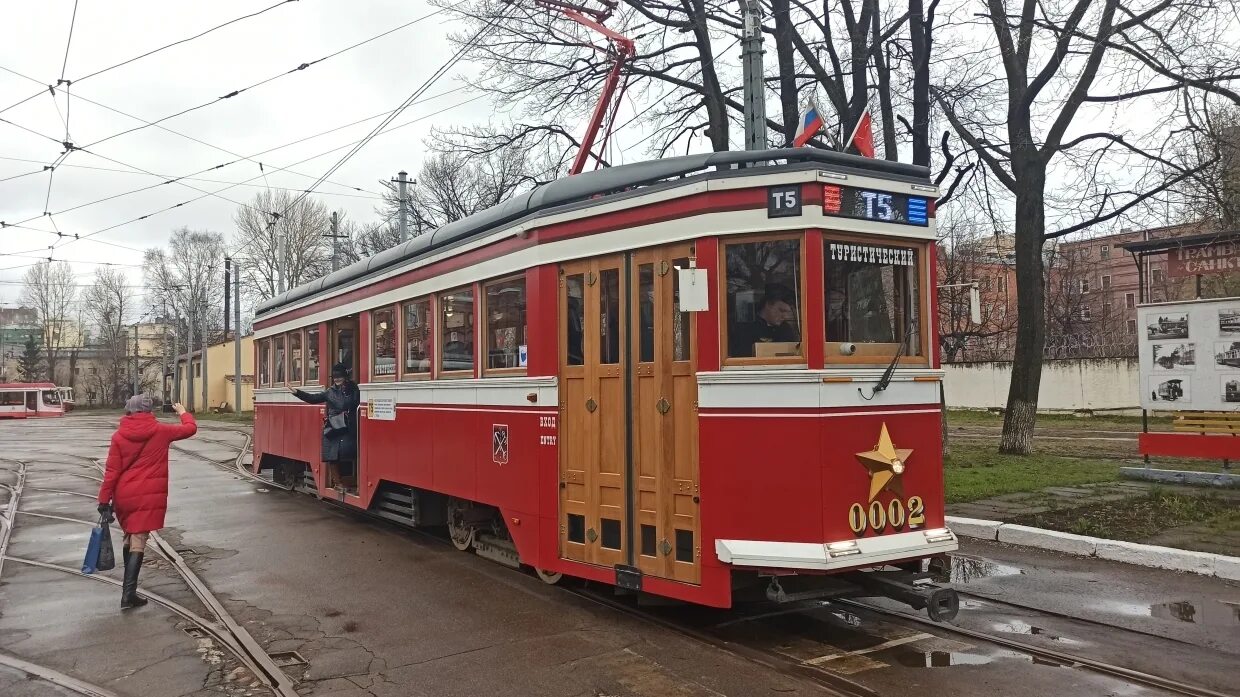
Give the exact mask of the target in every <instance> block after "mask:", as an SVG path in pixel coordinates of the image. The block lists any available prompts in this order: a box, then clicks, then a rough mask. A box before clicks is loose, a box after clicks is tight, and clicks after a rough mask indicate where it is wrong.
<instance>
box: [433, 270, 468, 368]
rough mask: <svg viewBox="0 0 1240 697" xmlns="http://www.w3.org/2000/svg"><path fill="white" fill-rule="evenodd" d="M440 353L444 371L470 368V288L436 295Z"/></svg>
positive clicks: (441, 365)
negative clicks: (437, 299) (438, 308)
mask: <svg viewBox="0 0 1240 697" xmlns="http://www.w3.org/2000/svg"><path fill="white" fill-rule="evenodd" d="M439 307H440V318H439V319H440V321H439V326H440V337H441V347H442V350H441V351H440V355H441V356H443V358H442V360H443V362H442V363H441V364H440V369H441V370H442V371H444V372H451V371H466V370H473V369H474V291H473V289H472V288H462V289H460V290H456V291H453V292H451V293H444V294H443V295H441V296H439Z"/></svg>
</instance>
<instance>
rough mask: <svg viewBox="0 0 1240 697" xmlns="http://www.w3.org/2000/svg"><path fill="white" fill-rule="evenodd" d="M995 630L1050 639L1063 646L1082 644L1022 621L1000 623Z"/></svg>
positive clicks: (995, 626)
mask: <svg viewBox="0 0 1240 697" xmlns="http://www.w3.org/2000/svg"><path fill="white" fill-rule="evenodd" d="M994 628H995V630H996V631H1000V632H1006V633H1008V634H1024V635H1026V636H1036V637H1041V638H1043V639H1048V640H1050V641H1054V642H1058V643H1061V644H1073V645H1080V644H1081V642H1079V641H1077V640H1076V639H1069V638H1067V637H1062V636H1059V635H1058V634H1051V633H1050V632H1048V631H1046V630H1045V629H1043V628H1041V627H1036V626H1034V625H1032V624H1029V623H1028V622H1022V621H1021V620H1011V621H1008V622H999V623H996V624H995V625H994Z"/></svg>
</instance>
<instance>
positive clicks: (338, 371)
mask: <svg viewBox="0 0 1240 697" xmlns="http://www.w3.org/2000/svg"><path fill="white" fill-rule="evenodd" d="M332 377H333V378H347V377H349V366H347V365H345V364H344V363H337V364H336V365H333V366H332Z"/></svg>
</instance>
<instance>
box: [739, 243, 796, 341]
mask: <svg viewBox="0 0 1240 697" xmlns="http://www.w3.org/2000/svg"><path fill="white" fill-rule="evenodd" d="M725 249H726V252H725V254H726V263H727V293H728V298H727V312H728V342H727V344H728V357H729V358H766V359H771V358H779V357H796V356H801V355H802V353H801V297H800V292H801V241H800V240H799V239H771V240H762V241H759V242H743V243H737V244H728V245H727V246H726V248H725Z"/></svg>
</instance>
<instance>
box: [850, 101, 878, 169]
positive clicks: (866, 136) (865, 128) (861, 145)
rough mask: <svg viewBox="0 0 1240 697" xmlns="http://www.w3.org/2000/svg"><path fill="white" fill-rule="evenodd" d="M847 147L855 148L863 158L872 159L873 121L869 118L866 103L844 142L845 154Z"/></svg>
mask: <svg viewBox="0 0 1240 697" xmlns="http://www.w3.org/2000/svg"><path fill="white" fill-rule="evenodd" d="M849 147H855V148H856V149H857V152H858V153H861V155H862V156H863V157H870V158H872V157H874V120H873V119H872V118H871V117H870V105H869V103H868V102H867V103H866V105H865V110H864V111H862V112H861V118H859V119H857V123H856V125H855V126H853V130H852V135H850V136H848V140H847V141H845V142H844V148H843V150H844V152H847V151H848V148H849Z"/></svg>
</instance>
